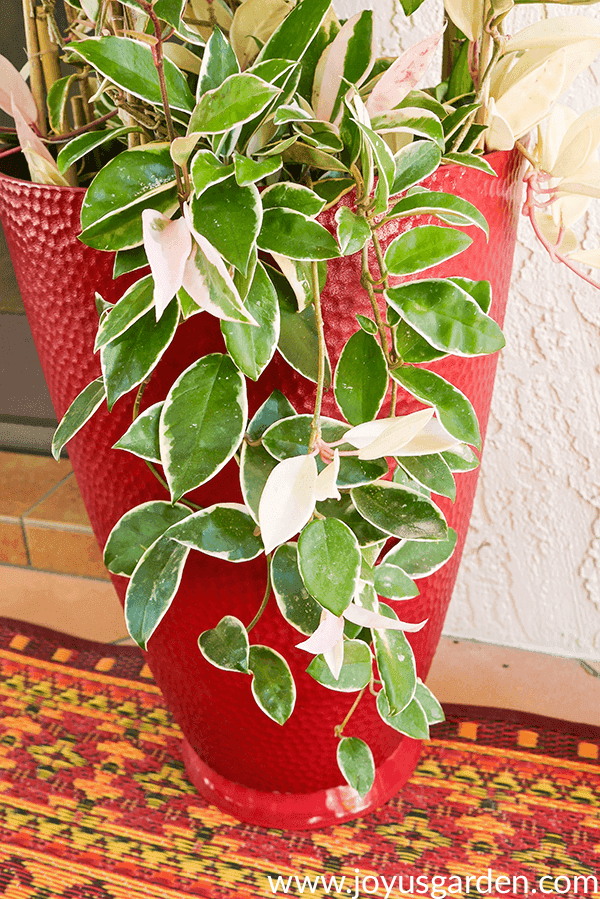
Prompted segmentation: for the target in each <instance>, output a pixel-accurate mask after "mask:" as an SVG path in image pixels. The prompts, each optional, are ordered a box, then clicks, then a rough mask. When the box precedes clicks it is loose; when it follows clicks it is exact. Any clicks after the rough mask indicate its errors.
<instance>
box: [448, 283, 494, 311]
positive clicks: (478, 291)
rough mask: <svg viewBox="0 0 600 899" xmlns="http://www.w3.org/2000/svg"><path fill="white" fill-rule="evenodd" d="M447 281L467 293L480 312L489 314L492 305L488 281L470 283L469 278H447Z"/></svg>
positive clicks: (490, 288)
mask: <svg viewBox="0 0 600 899" xmlns="http://www.w3.org/2000/svg"><path fill="white" fill-rule="evenodd" d="M448 280H449V281H452V283H453V284H456V285H457V286H458V287H460V289H461V290H464V292H465V293H468V294H469V296H470V297H472V299H474V300H475V302H476V303H477V305H478V306H479V308H480V309H481V311H482V312H489V310H490V306H491V305H492V285H491V284H490V282H489V281H472V280H471V279H470V278H448Z"/></svg>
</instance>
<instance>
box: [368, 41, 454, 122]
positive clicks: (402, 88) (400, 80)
mask: <svg viewBox="0 0 600 899" xmlns="http://www.w3.org/2000/svg"><path fill="white" fill-rule="evenodd" d="M442 33H443V32H441V31H438V32H436V33H435V34H432V35H430V36H429V37H426V38H425V39H424V40H422V41H419V43H418V44H415V45H414V46H413V47H410V48H409V49H408V50H406V51H405V52H404V53H403V54H402V55H401V56H399V57H398V59H396V60H395V62H393V63H392V65H391V66H390V67H389V69H387V71H385V72H384V73H383V75H382V76H381V78H380V79H379V81H378V82H377V84H376V85H375V87H374V88H373V90H372V91H371V94H370V96H369V99H368V100H367V104H366V105H367V112H368V113H369V115H370V116H376V115H379V114H380V113H382V112H386V111H387V110H388V109H394V108H395V107H396V106H398V104H399V103H401V102H402V100H404V98H405V97H406V96H407V95H408V94H409V93H410V91H411V90H412V89H413V88H414V87H415V86H416V85H417V84H418V82H419V81H420V80H421V78H422V77H423V75H424V74H425V72H426V70H427V67H428V66H429V63H430V62H431V58H432V56H433V54H434V52H435V49H436V47H437V45H438V44H439V42H440V39H441V37H442Z"/></svg>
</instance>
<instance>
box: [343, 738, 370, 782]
mask: <svg viewBox="0 0 600 899" xmlns="http://www.w3.org/2000/svg"><path fill="white" fill-rule="evenodd" d="M337 762H338V767H339V769H340V771H341V772H342V774H343V775H344V779H345V780H346V782H347V783H348V784H349V785H350V786H351V787H352V788H353V789H354V790H356V792H357V793H358V794H359V796H361V797H362V796H366V795H367V793H368V792H369V790H370V789H371V787H372V786H373V782H374V780H375V762H374V760H373V753H372V752H371V750H370V749H369V747H368V746H367V744H366V743H365V742H364V740H359V738H358V737H342V739H341V740H340V742H339V743H338V748H337Z"/></svg>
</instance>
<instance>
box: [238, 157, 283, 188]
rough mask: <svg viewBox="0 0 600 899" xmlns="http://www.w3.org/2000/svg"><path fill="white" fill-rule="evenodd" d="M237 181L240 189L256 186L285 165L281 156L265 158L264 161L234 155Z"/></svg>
mask: <svg viewBox="0 0 600 899" xmlns="http://www.w3.org/2000/svg"><path fill="white" fill-rule="evenodd" d="M234 164H235V180H236V181H237V183H238V184H239V185H240V187H245V186H246V184H255V183H256V182H257V181H262V179H263V178H267V177H268V176H269V175H274V174H275V172H278V171H279V169H280V168H281V166H282V165H283V160H282V158H281V156H265V157H264V158H263V159H260V160H256V159H249V158H248V157H247V156H241V155H240V154H239V153H236V154H234Z"/></svg>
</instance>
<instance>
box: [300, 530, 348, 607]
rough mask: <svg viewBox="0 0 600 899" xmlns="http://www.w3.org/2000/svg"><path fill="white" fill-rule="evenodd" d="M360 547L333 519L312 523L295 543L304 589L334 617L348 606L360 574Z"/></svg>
mask: <svg viewBox="0 0 600 899" xmlns="http://www.w3.org/2000/svg"><path fill="white" fill-rule="evenodd" d="M360 564H361V557H360V547H359V545H358V541H357V539H356V537H355V536H354V534H353V533H352V531H351V530H350V528H349V527H347V525H345V524H344V523H343V522H342V521H339V520H338V519H336V518H328V519H325V520H324V521H320V520H316V521H313V522H311V523H310V524H309V525H307V526H306V527H305V528H304V530H303V531H302V533H301V534H300V537H299V539H298V567H299V570H300V574H301V576H302V580H303V581H304V584H305V586H306V589H307V590H308V592H309V593H310V595H311V596H313V597H314V598H315V599H316V600H317V602H318V603H319V604H320V605H322V606H323V608H324V609H328V610H329V611H330V612H332V613H333V614H334V615H341V614H342V612H343V611H344V610H345V609H346V608H347V607H348V606H349V605H350V603H351V602H352V598H353V596H354V593H355V592H356V588H357V582H358V577H359V574H360Z"/></svg>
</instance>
